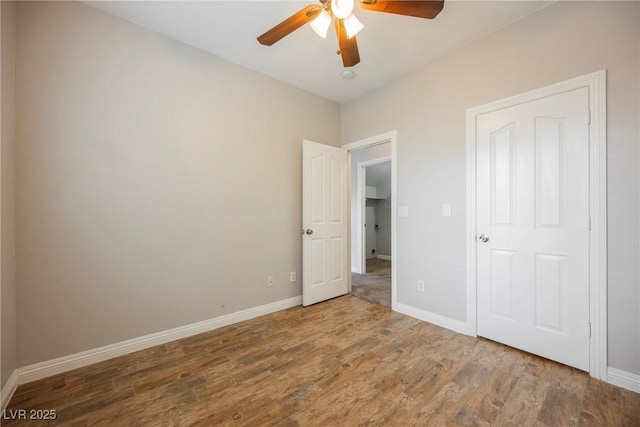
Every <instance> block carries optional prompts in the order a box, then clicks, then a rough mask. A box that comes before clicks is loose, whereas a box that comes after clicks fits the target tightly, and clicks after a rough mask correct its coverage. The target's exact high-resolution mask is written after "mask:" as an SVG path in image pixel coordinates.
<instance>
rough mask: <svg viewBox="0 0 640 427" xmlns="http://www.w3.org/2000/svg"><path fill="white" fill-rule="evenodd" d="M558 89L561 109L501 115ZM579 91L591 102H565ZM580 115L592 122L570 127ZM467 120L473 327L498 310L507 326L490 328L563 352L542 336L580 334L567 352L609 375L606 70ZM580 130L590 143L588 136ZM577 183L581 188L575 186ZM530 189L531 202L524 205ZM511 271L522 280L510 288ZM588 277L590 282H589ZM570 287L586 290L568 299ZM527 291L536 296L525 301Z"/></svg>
mask: <svg viewBox="0 0 640 427" xmlns="http://www.w3.org/2000/svg"><path fill="white" fill-rule="evenodd" d="M570 92H571V93H570ZM563 94H564V96H563ZM555 96H559V98H557V100H560V104H564V105H562V106H560V107H558V108H560V111H555V112H554V111H550V112H544V113H542V114H539V116H540V117H538V119H537V120H530V121H529V124H528V125H525V126H524V127H523V126H522V125H518V120H516V119H515V117H514V120H511V121H508V120H503V121H504V123H498V121H499V116H500V115H501V114H502V113H504V112H505V111H504V110H509V109H513V108H515V109H514V110H511V112H513V113H514V114H515V115H516V116H517V115H518V114H519V115H521V116H526V115H527V112H526V111H525V110H526V108H524V107H522V106H523V105H525V104H530V105H529V107H530V109H531V108H533V106H534V104H536V102H537V101H540V102H539V103H538V106H540V105H542V104H544V103H545V101H544V100H545V99H547V100H548V99H549V98H551V97H555ZM576 97H578V98H580V97H582V100H581V101H579V102H581V103H582V105H583V107H582V108H581V111H579V112H576V114H569V113H566V111H565V112H563V111H561V110H562V109H565V110H566V109H567V108H569V107H568V106H567V105H566V104H567V103H569V104H571V103H572V102H573V101H576V99H575V98H576ZM585 98H586V99H585ZM572 99H573V101H572ZM518 106H520V107H518ZM518 108H519V111H517V112H515V110H518ZM501 110H503V111H502V113H500V111H501ZM493 113H496V114H493ZM528 113H531V111H529V112H528ZM534 115H538V112H535V111H534ZM568 116H572V117H571V118H569V117H568ZM563 117H564V118H565V119H567V120H568V121H567V120H565V119H563ZM520 119H521V120H522V118H520ZM492 121H493V122H492ZM571 122H573V123H571ZM579 122H582V123H586V124H588V125H583V126H582V127H581V128H580V129H579V130H578V133H576V134H571V132H573V131H571V132H568V130H567V126H569V127H572V126H574V125H575V124H576V123H579ZM467 125H468V126H467V130H468V133H467V171H468V175H467V188H468V200H467V221H468V240H467V242H468V244H467V254H468V275H467V289H468V292H467V296H468V305H467V313H468V317H467V327H468V331H469V333H470V334H472V335H476V334H480V335H487V332H486V330H485V325H486V324H487V323H486V322H484V320H483V318H484V317H487V316H489V317H491V318H492V320H491V321H492V322H494V323H497V324H498V325H499V326H497V327H496V325H495V324H493V325H491V324H489V325H490V326H489V327H490V330H491V332H489V333H491V334H493V333H494V330H497V331H498V332H497V333H498V335H502V338H500V340H504V339H505V336H506V339H507V340H509V339H512V338H514V337H515V340H516V341H518V340H520V344H516V346H519V347H521V348H525V349H526V350H528V351H532V352H536V353H538V354H543V355H546V357H552V358H555V359H558V357H556V356H554V355H553V354H550V355H549V354H548V353H544V352H545V351H546V350H543V351H542V352H540V351H537V350H534V349H531V348H528V347H529V346H540V344H539V342H542V347H543V348H547V349H549V348H552V347H556V344H552V342H553V340H550V341H546V342H545V341H544V340H545V339H547V338H549V336H551V337H553V338H554V339H558V338H559V337H561V336H562V335H563V334H565V335H571V337H570V338H567V339H565V341H567V340H568V341H570V340H571V339H574V338H575V339H576V340H577V341H576V342H577V344H576V342H574V344H575V346H576V347H575V348H570V349H568V350H567V347H565V350H564V352H567V353H570V354H571V356H570V357H571V358H574V359H575V360H569V361H567V360H561V361H562V362H563V363H567V364H570V365H573V366H578V367H580V369H584V370H588V371H589V373H590V374H591V375H592V376H594V377H596V378H600V379H604V380H606V372H607V357H606V352H607V337H606V335H607V334H606V328H607V322H606V311H607V310H606V292H607V291H606V277H607V274H606V271H607V263H606V71H600V72H596V73H592V74H588V75H585V76H581V77H578V78H575V79H571V80H568V81H565V82H561V83H557V84H554V85H551V86H548V87H545V88H542V89H537V90H534V91H531V92H527V93H524V94H521V95H516V96H513V97H510V98H507V99H503V100H500V101H496V102H492V103H490V104H486V105H482V106H479V107H475V108H472V109H470V110H468V111H467ZM482 127H484V128H485V129H484V132H485V135H482V134H481V133H482V130H481V128H482ZM534 129H535V132H534ZM581 132H582V135H580V133H581ZM487 134H489V135H487ZM527 134H528V135H529V138H530V141H529V142H526V138H527ZM554 135H555V137H554ZM576 135H578V136H576ZM483 138H484V141H483ZM517 138H519V139H520V140H518V139H517ZM523 138H525V143H524V144H523V147H521V146H520V145H521V144H520V142H521V140H522V139H523ZM580 138H584V139H585V140H587V141H588V144H583V145H578V144H577V143H576V140H577V139H580ZM483 145H484V147H483ZM576 147H577V149H578V151H575V150H576ZM585 147H586V152H585V150H583V149H585ZM487 156H488V157H489V159H491V157H493V160H494V165H493V167H492V166H491V165H490V164H486V165H483V161H482V160H481V158H483V157H484V158H485V160H486V158H487ZM585 158H586V161H585ZM544 159H547V161H545V160H544ZM580 159H582V160H580ZM536 163H538V165H537V166H538V167H537V168H536ZM554 165H555V167H553V166H554ZM483 168H484V170H483ZM514 175H515V176H514ZM578 176H582V177H585V176H586V178H585V179H584V182H581V183H580V184H576V182H578ZM483 181H484V182H483ZM487 186H488V189H489V190H488V191H489V192H491V191H493V194H489V195H490V197H489V198H487V197H486V195H483V191H487V190H486V188H487ZM574 186H577V188H579V190H578V191H572V190H570V188H571V187H574ZM483 188H484V189H485V190H483ZM527 188H530V189H531V191H527ZM527 193H529V194H530V196H529V197H527V195H526V194H527ZM523 198H524V201H523V206H518V205H519V203H518V202H522V200H520V199H523ZM526 206H529V208H527V207H526ZM585 206H586V207H585ZM584 211H587V214H586V215H584V214H582V213H581V212H584ZM580 216H582V219H581V218H579V217H580ZM572 217H573V218H572ZM527 223H528V227H529V228H528V229H527V227H526V225H527ZM523 224H524V225H525V227H524V229H520V228H523ZM485 227H488V231H489V232H488V233H487V232H486V231H487V229H485ZM532 228H533V229H532ZM589 228H590V231H589ZM510 229H511V236H509V230H510ZM585 230H586V231H585ZM518 233H519V234H518ZM532 233H533V234H532ZM481 234H486V235H488V237H489V241H488V242H487V243H479V242H478V241H477V240H476V239H477V237H478V236H480V235H481ZM514 236H517V237H518V238H514ZM509 238H510V239H511V240H509ZM514 244H515V246H514ZM580 264H583V265H584V264H586V266H587V267H586V268H585V269H582V268H580V267H579V265H580ZM491 268H493V270H494V271H493V276H491V275H490V273H491ZM523 269H524V270H523ZM522 271H528V272H529V273H528V274H523V273H522ZM499 273H501V274H499ZM522 277H523V278H522ZM509 279H512V285H513V281H515V282H516V286H512V287H509V286H508V285H509ZM580 283H586V284H587V286H586V291H585V289H584V286H583V287H580V285H579V284H580ZM487 284H489V285H488V286H487ZM491 284H492V285H493V286H491ZM536 285H537V288H536ZM485 290H488V292H486V291H485ZM500 290H502V292H498V291H500ZM491 291H493V295H492V294H491ZM507 291H510V292H511V294H510V295H509V293H508V292H507ZM554 292H559V293H554ZM568 293H575V294H576V295H577V298H576V297H572V298H570V300H568V299H567V295H568ZM556 296H564V297H565V299H564V300H562V299H558V298H556ZM527 298H529V299H530V301H531V302H530V303H529V304H528V306H527V305H526V304H525V306H524V307H523V306H522V304H523V302H522V301H525V302H526V299H527ZM543 300H544V301H546V304H542V301H543ZM580 301H582V302H580ZM518 304H520V306H518ZM576 313H577V314H576ZM585 313H586V314H585ZM527 316H528V318H529V329H530V331H529V332H531V330H533V331H534V334H533V337H532V336H531V334H530V335H529V336H528V337H526V338H525V337H521V336H520V335H521V334H519V333H516V332H515V329H516V328H517V327H516V326H514V324H517V323H518V322H520V323H522V319H524V318H526V317H527ZM561 330H562V331H561ZM526 333H528V332H526ZM526 333H525V334H526ZM589 333H591V338H590V339H589ZM541 337H542V338H541ZM585 337H586V338H585ZM494 339H495V338H494ZM537 342H538V344H536V343H537ZM585 342H586V343H585ZM510 345H514V344H510ZM553 352H555V353H564V352H562V351H559V350H555V349H554V350H553V351H552V353H553ZM585 355H586V356H585ZM560 357H563V356H562V355H560Z"/></svg>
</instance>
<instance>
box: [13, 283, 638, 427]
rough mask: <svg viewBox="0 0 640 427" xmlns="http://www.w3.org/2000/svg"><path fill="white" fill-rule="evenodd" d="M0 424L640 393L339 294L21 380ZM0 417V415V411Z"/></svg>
mask: <svg viewBox="0 0 640 427" xmlns="http://www.w3.org/2000/svg"><path fill="white" fill-rule="evenodd" d="M8 409H10V410H16V409H27V410H29V409H55V410H56V411H57V416H58V418H57V419H56V420H55V421H42V422H35V421H28V422H25V421H8V420H6V419H5V420H4V421H3V425H4V426H16V425H43V426H51V425H69V426H96V425H113V426H172V425H179V426H182V425H184V426H187V425H196V426H217V425H229V426H356V425H371V426H403V427H405V426H440V425H477V426H484V425H505V426H506V425H512V426H572V425H593V426H630V427H631V426H638V425H640V395H639V394H636V393H633V392H630V391H626V390H624V389H621V388H618V387H615V386H612V385H609V384H606V383H603V382H601V381H597V380H594V379H592V378H590V377H589V376H588V375H587V374H586V373H584V372H580V371H577V370H575V369H572V368H569V367H566V366H562V365H559V364H557V363H555V362H551V361H548V360H546V359H542V358H539V357H536V356H532V355H529V354H526V353H523V352H521V351H518V350H514V349H510V348H508V347H506V346H503V345H500V344H496V343H494V342H491V341H487V340H484V339H477V338H472V337H467V336H464V335H460V334H457V333H455V332H451V331H449V330H446V329H442V328H439V327H437V326H434V325H431V324H428V323H425V322H422V321H419V320H416V319H413V318H411V317H407V316H404V315H402V314H399V313H394V312H392V311H390V310H389V309H387V308H386V307H382V306H380V305H377V304H373V303H370V302H367V301H364V300H361V299H358V298H355V297H353V296H350V295H347V296H344V297H340V298H337V299H334V300H331V301H327V302H325V303H321V304H317V305H314V306H311V307H306V308H303V307H295V308H292V309H288V310H285V311H281V312H278V313H274V314H270V315H267V316H263V317H259V318H256V319H253V320H249V321H245V322H242V323H238V324H235V325H231V326H227V327H224V328H221V329H217V330H215V331H212V332H208V333H204V334H200V335H196V336H193V337H190V338H186V339H182V340H179V341H174V342H171V343H168V344H165V345H160V346H157V347H153V348H150V349H147V350H143V351H140V352H136V353H132V354H129V355H126V356H122V357H118V358H115V359H111V360H108V361H105V362H102V363H98V364H95V365H91V366H87V367H84V368H80V369H76V370H74V371H70V372H67V373H64V374H60V375H56V376H53V377H50V378H47V379H43V380H41V381H37V382H33V383H30V384H25V385H22V386H20V387H19V388H18V390H17V391H16V393H15V395H14V396H13V398H12V400H11V402H10V404H9V407H8ZM5 416H6V415H5Z"/></svg>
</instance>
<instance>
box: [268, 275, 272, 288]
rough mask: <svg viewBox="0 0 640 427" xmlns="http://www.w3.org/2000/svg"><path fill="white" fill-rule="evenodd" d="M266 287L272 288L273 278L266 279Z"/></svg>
mask: <svg viewBox="0 0 640 427" xmlns="http://www.w3.org/2000/svg"><path fill="white" fill-rule="evenodd" d="M267 286H273V276H268V277H267Z"/></svg>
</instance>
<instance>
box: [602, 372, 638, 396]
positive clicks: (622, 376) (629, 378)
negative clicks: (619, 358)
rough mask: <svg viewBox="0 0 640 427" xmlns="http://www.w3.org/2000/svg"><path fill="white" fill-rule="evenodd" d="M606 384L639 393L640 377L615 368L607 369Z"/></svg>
mask: <svg viewBox="0 0 640 427" xmlns="http://www.w3.org/2000/svg"><path fill="white" fill-rule="evenodd" d="M607 382H608V383H609V384H613V385H617V386H618V387H622V388H626V389H627V390H631V391H635V392H636V393H640V375H638V374H632V373H631V372H626V371H622V370H620V369H616V368H611V367H609V368H607Z"/></svg>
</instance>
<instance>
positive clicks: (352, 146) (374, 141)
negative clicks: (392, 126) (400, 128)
mask: <svg viewBox="0 0 640 427" xmlns="http://www.w3.org/2000/svg"><path fill="white" fill-rule="evenodd" d="M387 142H389V143H390V144H391V212H392V214H391V256H392V257H393V258H395V259H398V258H397V257H398V244H397V238H398V229H397V220H396V215H397V208H396V204H397V194H398V183H397V181H398V179H397V177H398V175H397V171H398V149H397V145H398V133H397V132H396V131H395V130H394V131H391V132H386V133H383V134H380V135H376V136H372V137H370V138H365V139H361V140H359V141H356V142H351V143H349V144H345V145H343V146H342V148H345V149H347V150H348V151H349V152H351V151H353V150H357V149H360V148H365V147H371V146H373V145H379V144H384V143H387ZM349 159H350V158H349ZM349 167H351V161H349ZM349 189H351V185H349ZM349 201H351V197H349ZM349 222H351V221H349ZM349 231H350V232H351V228H349ZM349 236H351V234H349ZM349 240H351V239H349ZM349 262H351V252H349ZM397 269H398V263H397V262H393V260H392V262H391V309H392V310H396V311H397V309H396V306H397V304H398V270H397Z"/></svg>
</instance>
